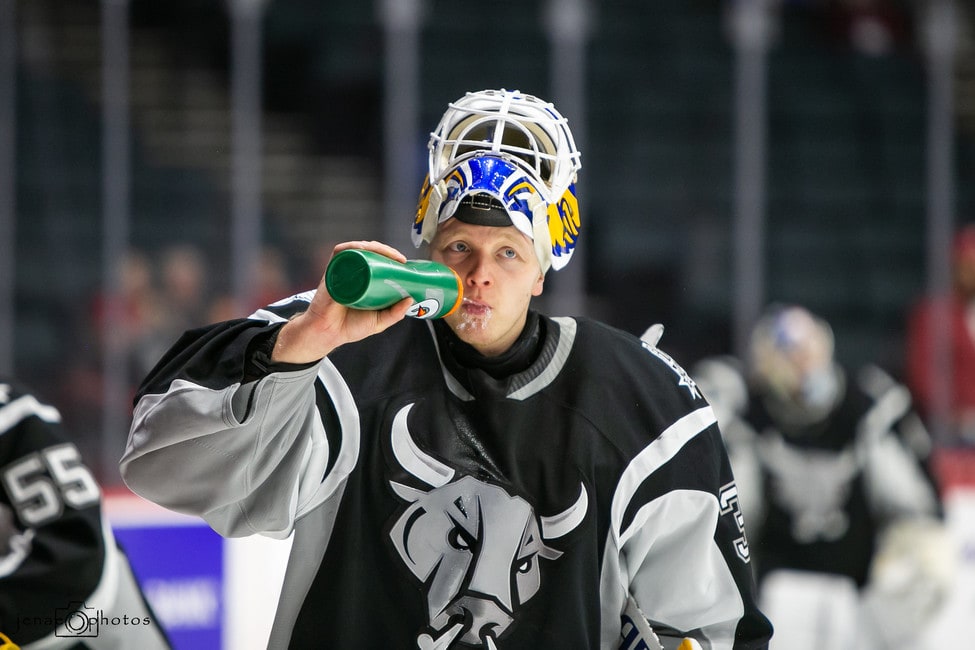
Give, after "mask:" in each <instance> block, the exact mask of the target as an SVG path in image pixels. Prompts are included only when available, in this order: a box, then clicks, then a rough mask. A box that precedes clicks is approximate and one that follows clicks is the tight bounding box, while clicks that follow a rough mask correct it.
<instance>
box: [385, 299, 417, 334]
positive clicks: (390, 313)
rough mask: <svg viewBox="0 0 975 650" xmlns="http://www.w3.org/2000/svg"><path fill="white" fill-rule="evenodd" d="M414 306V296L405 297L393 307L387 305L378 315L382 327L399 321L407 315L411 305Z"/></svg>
mask: <svg viewBox="0 0 975 650" xmlns="http://www.w3.org/2000/svg"><path fill="white" fill-rule="evenodd" d="M412 306H413V299H412V298H404V299H403V300H400V301H399V302H398V303H396V304H395V305H393V306H392V307H387V308H386V309H383V310H382V311H380V312H379V313H378V314H377V316H378V318H379V325H380V327H381V328H382V329H386V328H387V327H389V326H391V325H393V324H395V323H398V322H399V321H401V320H403V319H404V318H405V317H406V312H407V311H409V309H410V307H412Z"/></svg>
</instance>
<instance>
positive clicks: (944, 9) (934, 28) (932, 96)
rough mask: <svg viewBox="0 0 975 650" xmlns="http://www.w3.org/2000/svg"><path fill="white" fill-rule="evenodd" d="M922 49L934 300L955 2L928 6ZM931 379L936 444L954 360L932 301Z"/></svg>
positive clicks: (942, 234) (949, 137)
mask: <svg viewBox="0 0 975 650" xmlns="http://www.w3.org/2000/svg"><path fill="white" fill-rule="evenodd" d="M927 7H928V9H927V15H926V16H925V23H924V45H925V53H926V55H927V68H928V75H927V79H928V103H927V205H926V210H927V233H926V236H927V252H926V254H927V291H928V295H929V296H932V297H938V296H946V295H948V294H949V293H950V291H951V261H950V257H951V256H950V254H949V251H950V250H951V239H952V234H953V230H954V210H955V172H954V169H955V167H954V97H953V95H954V76H955V69H954V64H955V45H956V36H957V32H956V30H957V27H956V20H957V16H956V11H955V3H954V0H935V1H933V2H930V3H928V5H927ZM934 309H936V310H939V312H940V313H936V314H935V315H934V318H933V322H934V323H936V324H937V325H938V326H939V329H938V331H937V332H935V333H934V341H933V348H932V349H933V354H932V357H931V360H930V363H931V365H932V368H931V377H932V380H933V382H934V384H933V386H932V389H933V390H932V396H933V404H932V406H931V415H930V418H929V426H930V428H931V433H932V436H933V437H934V440H935V441H936V442H943V441H944V440H945V437H946V435H947V433H948V427H949V422H950V420H951V410H952V402H953V399H952V395H953V393H954V391H953V388H954V386H953V383H954V382H953V379H954V373H953V359H952V351H951V318H950V306H949V305H948V304H947V303H946V302H945V301H943V300H935V305H934Z"/></svg>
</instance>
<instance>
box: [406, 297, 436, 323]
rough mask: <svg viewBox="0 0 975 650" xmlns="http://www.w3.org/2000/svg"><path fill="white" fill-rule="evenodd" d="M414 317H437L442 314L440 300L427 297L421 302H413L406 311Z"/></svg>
mask: <svg viewBox="0 0 975 650" xmlns="http://www.w3.org/2000/svg"><path fill="white" fill-rule="evenodd" d="M406 315H407V316H410V317H412V318H437V317H438V316H440V301H439V300H435V299H434V298H427V299H426V300H421V301H420V302H415V303H413V304H412V305H411V306H410V308H409V310H407V312H406Z"/></svg>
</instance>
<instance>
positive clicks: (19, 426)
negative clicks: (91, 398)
mask: <svg viewBox="0 0 975 650" xmlns="http://www.w3.org/2000/svg"><path fill="white" fill-rule="evenodd" d="M101 503H102V495H101V490H100V488H99V486H98V484H97V482H96V481H95V479H94V477H93V476H92V474H91V472H90V471H89V470H88V468H87V467H86V466H85V464H84V461H83V460H82V458H81V455H80V453H79V452H78V448H77V447H76V446H75V445H74V443H72V442H71V441H70V440H69V438H67V437H66V436H65V434H64V433H63V432H62V430H61V416H60V414H59V413H58V411H57V409H55V408H54V407H52V406H49V405H47V404H43V403H41V402H40V401H38V399H37V398H36V397H35V396H34V395H33V394H31V393H29V392H26V391H25V390H24V389H23V388H22V387H19V386H15V385H13V384H12V383H10V382H8V381H2V380H0V632H3V633H4V634H5V635H6V636H7V637H9V638H10V640H11V641H13V642H14V643H16V644H18V645H21V646H23V645H25V644H28V643H33V642H37V641H40V642H41V643H42V644H43V647H45V648H56V647H88V648H94V649H98V648H123V647H139V648H147V649H150V650H153V649H157V648H168V647H169V643H168V641H167V640H166V637H165V635H164V633H163V632H162V630H161V628H160V627H159V624H158V621H157V620H156V619H155V616H154V615H153V613H152V611H151V610H150V609H149V607H148V606H147V605H146V603H145V601H144V599H143V597H142V593H141V590H140V588H139V585H138V583H137V582H136V579H135V576H134V574H133V573H132V570H131V568H130V567H129V564H128V561H127V559H126V557H125V554H124V553H123V552H122V551H121V549H120V548H118V547H117V545H116V542H115V539H114V536H113V534H112V530H111V528H110V527H109V525H108V522H107V521H106V519H105V517H104V515H103V513H102V510H101ZM79 642H81V643H83V645H81V646H77V645H76V644H77V643H79Z"/></svg>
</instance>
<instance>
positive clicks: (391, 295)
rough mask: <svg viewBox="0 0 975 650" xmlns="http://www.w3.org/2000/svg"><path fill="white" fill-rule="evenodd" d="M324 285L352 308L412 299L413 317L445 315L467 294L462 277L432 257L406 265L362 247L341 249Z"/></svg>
mask: <svg viewBox="0 0 975 650" xmlns="http://www.w3.org/2000/svg"><path fill="white" fill-rule="evenodd" d="M325 286H326V288H327V289H328V293H329V295H331V296H332V299H333V300H335V302H337V303H340V304H343V305H345V306H346V307H351V308H353V309H385V308H386V307H389V306H391V305H395V304H396V303H398V302H399V301H400V300H402V299H403V298H407V297H409V298H413V306H412V307H410V310H409V311H408V312H406V315H407V316H412V317H413V318H443V317H444V316H446V315H448V314H450V313H452V312H453V311H454V310H455V309H457V307H459V306H460V303H461V300H463V297H464V291H463V286H462V284H461V281H460V277H459V276H458V275H457V274H456V273H454V271H453V269H451V268H450V267H449V266H444V265H443V264H440V263H438V262H432V261H430V260H409V261H407V262H406V263H405V264H404V263H401V262H397V261H396V260H394V259H390V258H388V257H386V256H385V255H380V254H379V253H373V252H372V251H367V250H361V249H357V248H355V249H348V250H344V251H339V252H338V253H336V254H335V255H334V256H333V257H332V261H331V262H329V263H328V268H326V269H325Z"/></svg>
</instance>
